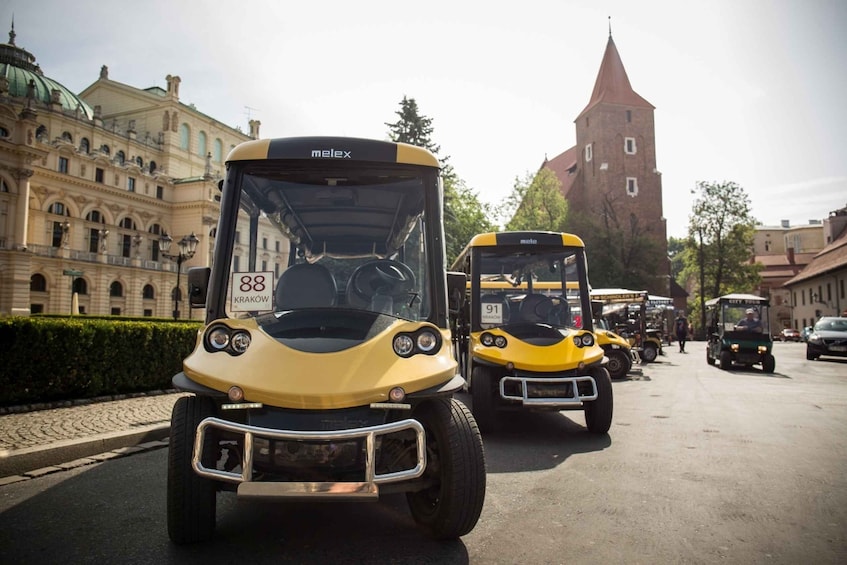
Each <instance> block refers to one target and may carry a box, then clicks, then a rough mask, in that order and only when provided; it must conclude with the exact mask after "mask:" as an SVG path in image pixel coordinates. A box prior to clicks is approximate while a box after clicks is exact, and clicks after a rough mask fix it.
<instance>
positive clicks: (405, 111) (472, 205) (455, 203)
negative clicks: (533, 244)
mask: <svg viewBox="0 0 847 565" xmlns="http://www.w3.org/2000/svg"><path fill="white" fill-rule="evenodd" d="M396 114H397V116H398V118H399V119H398V120H397V121H396V122H395V123H393V124H392V123H388V122H386V124H385V125H386V126H388V128H389V132H388V137H389V138H390V139H391V140H392V141H395V142H400V143H408V144H410V145H416V146H418V147H424V148H425V149H428V150H429V151H431V152H432V154H433V155H435V156H436V157H438V160H439V161H440V163H441V177H442V179H443V182H444V237H445V240H446V247H447V256H446V260H447V264H448V265H450V264H451V263H452V262H453V260H454V259H455V258H456V257H457V256H458V254H459V253H460V252H461V251H462V249H464V246H465V244H467V243H468V241H469V240H470V238H471V237H473V236H474V235H476V234H477V233H483V232H488V231H493V230H494V229H495V226H494V224H493V222H491V221H490V220H489V218H491V216H492V211H491V209H490V206H489V205H488V204H484V203H482V202H480V200H479V197H478V196H477V194H476V193H475V192H474V191H473V190H472V189H470V188H469V187H467V186H466V185H465V182H464V181H463V180H462V179H460V178H459V177H458V176H457V175H456V173H455V172H454V171H453V167H452V166H451V165H450V164H448V163H447V161H448V160H449V157H440V156H439V155H438V153H439V152H440V151H441V146H440V145H437V144H436V143H434V142H433V141H432V134H433V131H434V128H433V125H432V121H433V120H432V118H429V117H427V116H423V115H421V114H420V113H419V111H418V104H417V102H416V101H415V99H414V98H408V97H406V96H404V97H403V100H402V101H401V102H400V109H399V110H397V112H396Z"/></svg>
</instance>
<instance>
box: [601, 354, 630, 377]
mask: <svg viewBox="0 0 847 565" xmlns="http://www.w3.org/2000/svg"><path fill="white" fill-rule="evenodd" d="M606 357H608V358H609V363H608V364H607V365H606V369H607V370H608V371H609V376H610V377H611V378H613V379H623V378H625V377H626V374H627V373H629V370H630V369H632V358H631V357H630V356H629V354H628V353H627V352H626V351H624V350H623V349H610V350H609V351H607V352H606Z"/></svg>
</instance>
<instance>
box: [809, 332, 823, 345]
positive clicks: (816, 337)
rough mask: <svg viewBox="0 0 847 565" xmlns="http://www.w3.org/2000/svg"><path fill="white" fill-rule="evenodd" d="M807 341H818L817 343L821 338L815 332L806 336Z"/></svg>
mask: <svg viewBox="0 0 847 565" xmlns="http://www.w3.org/2000/svg"><path fill="white" fill-rule="evenodd" d="M808 341H809V343H818V344H819V343H820V342H821V338H819V337H818V336H817V335H816V334H812V335H810V336H809V337H808Z"/></svg>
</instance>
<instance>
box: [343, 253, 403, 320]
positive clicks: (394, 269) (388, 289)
mask: <svg viewBox="0 0 847 565" xmlns="http://www.w3.org/2000/svg"><path fill="white" fill-rule="evenodd" d="M414 287H415V273H413V272H412V269H410V268H409V267H408V266H407V265H405V264H403V263H400V262H399V261H392V260H391V259H376V260H374V261H368V262H367V263H363V264H362V265H359V266H358V267H357V268H356V270H355V271H353V274H352V275H350V280H349V281H348V282H347V302H348V303H349V304H350V305H351V306H355V307H358V308H363V307H366V306H368V305H369V304H370V302H371V299H372V298H373V297H374V296H377V295H382V296H390V297H392V298H395V297H396V298H405V297H406V296H407V295H408V294H409V292H411V291H412V289H413V288H414Z"/></svg>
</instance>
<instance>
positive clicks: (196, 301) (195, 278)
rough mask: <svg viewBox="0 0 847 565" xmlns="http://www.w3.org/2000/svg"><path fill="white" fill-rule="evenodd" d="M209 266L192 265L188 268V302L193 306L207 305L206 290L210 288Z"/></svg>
mask: <svg viewBox="0 0 847 565" xmlns="http://www.w3.org/2000/svg"><path fill="white" fill-rule="evenodd" d="M211 274H212V269H210V268H209V267H191V268H190V269H188V304H189V305H190V306H191V307H192V308H204V307H205V306H206V292H207V291H208V289H209V276H211Z"/></svg>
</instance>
